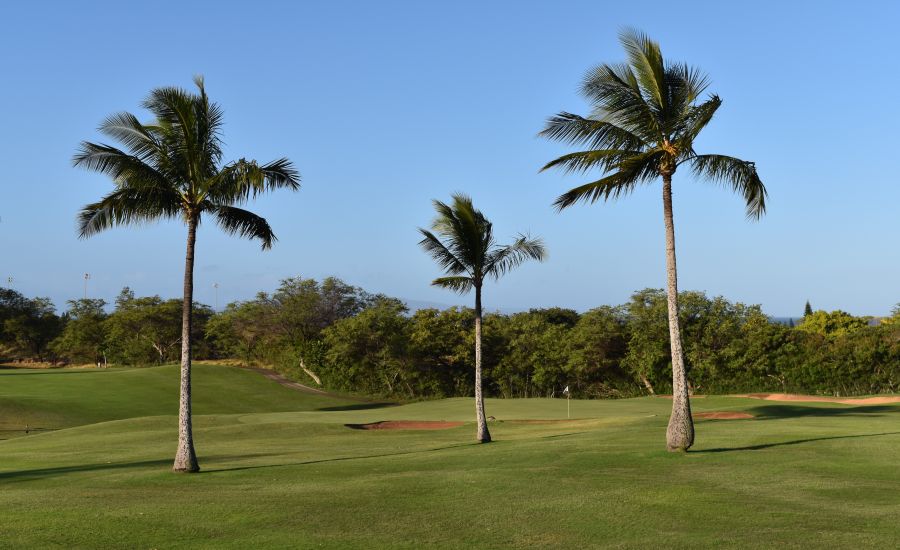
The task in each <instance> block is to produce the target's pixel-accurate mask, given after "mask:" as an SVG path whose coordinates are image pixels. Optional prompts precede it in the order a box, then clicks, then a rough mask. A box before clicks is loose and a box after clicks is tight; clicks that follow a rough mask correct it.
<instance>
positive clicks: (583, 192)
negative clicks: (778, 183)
mask: <svg viewBox="0 0 900 550" xmlns="http://www.w3.org/2000/svg"><path fill="white" fill-rule="evenodd" d="M620 41H621V43H622V45H623V47H624V49H625V51H626V54H627V57H628V62H627V63H624V64H615V65H609V64H602V65H599V66H597V67H595V68H594V69H592V70H590V71H588V73H587V75H586V76H585V78H584V81H583V83H582V86H581V92H582V94H583V95H584V96H585V97H586V98H587V99H588V100H589V101H590V102H591V105H592V107H593V112H592V114H591V115H590V116H588V117H581V116H578V115H574V114H571V113H567V112H562V113H559V114H557V115H556V116H554V117H551V118H550V119H549V120H548V121H547V125H546V127H545V128H544V130H543V131H541V133H540V135H541V136H544V137H547V138H549V139H552V140H555V141H560V142H563V143H567V144H569V145H579V146H586V147H588V148H589V149H588V150H584V151H578V152H575V153H569V154H567V155H563V156H561V157H559V158H557V159H556V160H553V161H551V162H549V163H547V165H546V166H544V167H543V169H542V170H546V169H548V168H560V169H563V170H565V171H566V172H567V173H572V172H575V173H585V172H587V171H588V170H590V169H593V168H599V169H601V170H602V171H603V172H604V173H605V175H604V176H603V177H602V178H600V179H598V180H596V181H593V182H590V183H586V184H584V185H581V186H579V187H576V188H574V189H572V190H570V191H568V192H567V193H564V194H563V195H561V196H560V197H559V198H558V199H557V200H556V202H555V206H556V207H557V208H558V209H559V210H562V209H564V208H567V207H569V206H571V205H573V204H575V203H576V202H579V201H588V202H595V201H597V200H599V199H603V200H609V199H615V198H618V197H620V196H623V195H626V194H628V193H630V192H631V191H632V190H634V188H635V186H636V185H638V184H641V183H649V182H650V181H652V180H654V179H656V178H658V177H661V176H662V177H671V176H672V174H674V173H675V171H676V170H677V169H678V168H679V167H680V166H682V165H685V164H687V165H688V166H689V167H690V169H691V171H692V172H693V173H694V174H695V175H697V176H700V177H703V178H707V179H710V180H713V181H717V182H720V183H723V184H725V185H726V186H729V187H731V188H732V189H733V190H734V191H736V192H738V193H740V194H741V195H742V196H743V197H744V200H745V201H746V205H747V216H748V217H750V218H759V217H760V216H761V215H762V214H763V213H765V210H766V197H767V192H766V188H765V186H764V185H763V183H762V181H761V180H760V178H759V175H758V174H757V173H756V167H755V165H754V164H753V163H752V162H748V161H744V160H740V159H737V158H734V157H729V156H725V155H699V154H697V152H696V151H694V140H695V139H696V138H697V136H698V135H699V134H700V132H701V131H702V130H703V128H705V127H706V125H707V124H708V123H709V121H710V120H712V117H713V115H714V114H715V112H716V110H718V108H719V106H720V105H721V104H722V101H721V99H719V97H718V96H716V95H710V96H709V97H707V98H706V99H705V100H703V101H702V102H699V103H697V100H698V98H700V96H701V94H703V92H704V90H705V89H706V88H707V86H708V84H709V81H708V79H707V77H706V76H705V75H704V74H702V73H701V72H700V71H699V70H697V69H695V68H692V67H689V66H688V65H685V64H682V63H671V62H666V61H665V60H663V57H662V53H661V52H660V48H659V44H657V43H656V42H654V41H652V40H650V39H649V38H648V37H647V36H645V35H643V34H641V33H638V32H636V31H632V30H626V31H623V32H622V33H621V35H620Z"/></svg>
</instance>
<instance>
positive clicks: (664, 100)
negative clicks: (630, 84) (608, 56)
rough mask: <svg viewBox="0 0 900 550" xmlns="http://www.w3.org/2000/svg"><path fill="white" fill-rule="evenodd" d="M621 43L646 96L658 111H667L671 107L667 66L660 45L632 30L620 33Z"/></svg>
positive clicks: (628, 29) (624, 30) (627, 29)
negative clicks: (667, 89) (668, 95)
mask: <svg viewBox="0 0 900 550" xmlns="http://www.w3.org/2000/svg"><path fill="white" fill-rule="evenodd" d="M619 42H620V43H621V44H622V47H623V48H624V49H625V53H626V54H627V56H628V63H629V65H631V67H632V69H633V70H634V72H635V73H636V76H637V80H638V82H640V85H641V89H642V91H643V93H644V95H645V96H646V98H647V99H648V101H649V102H650V103H651V104H652V105H653V106H654V107H655V108H656V109H657V110H658V111H660V112H663V111H665V110H666V109H667V108H668V106H669V104H668V97H667V94H666V92H665V89H666V84H665V73H666V65H665V61H664V60H663V56H662V51H660V48H659V44H658V43H656V42H654V41H653V40H650V37H648V36H647V35H646V34H644V33H642V32H639V31H637V30H635V29H630V28H626V29H623V30H622V31H621V32H620V33H619Z"/></svg>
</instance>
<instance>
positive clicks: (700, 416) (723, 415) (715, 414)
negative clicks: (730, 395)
mask: <svg viewBox="0 0 900 550" xmlns="http://www.w3.org/2000/svg"><path fill="white" fill-rule="evenodd" d="M691 416H692V417H694V420H741V419H744V418H753V415H752V414H750V413H745V412H736V411H707V412H695V413H693V414H691Z"/></svg>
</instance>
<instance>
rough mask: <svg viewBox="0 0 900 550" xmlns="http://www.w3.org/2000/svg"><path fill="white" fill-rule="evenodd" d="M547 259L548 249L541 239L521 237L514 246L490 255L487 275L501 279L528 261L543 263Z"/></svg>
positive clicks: (486, 268)
mask: <svg viewBox="0 0 900 550" xmlns="http://www.w3.org/2000/svg"><path fill="white" fill-rule="evenodd" d="M546 257H547V249H546V248H545V247H544V242H543V241H542V240H541V239H532V238H530V237H529V236H528V235H519V238H517V239H516V240H515V242H513V243H512V244H510V245H507V246H503V247H500V248H497V249H495V250H494V251H492V252H491V253H490V255H489V256H488V260H487V262H486V267H485V274H486V275H491V276H492V277H494V279H499V278H500V277H502V276H503V275H505V274H506V273H507V272H509V271H511V270H513V269H515V268H517V267H519V266H520V265H522V264H523V263H525V262H526V261H528V260H537V261H539V262H543V261H544V259H546Z"/></svg>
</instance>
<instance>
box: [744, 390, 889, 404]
mask: <svg viewBox="0 0 900 550" xmlns="http://www.w3.org/2000/svg"><path fill="white" fill-rule="evenodd" d="M734 397H749V398H751V399H763V400H765V401H805V402H808V403H841V404H844V405H884V404H886V403H900V396H886V395H882V396H878V397H847V398H844V397H824V396H821V395H797V394H793V393H746V394H742V395H735V396H734Z"/></svg>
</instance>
